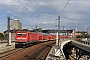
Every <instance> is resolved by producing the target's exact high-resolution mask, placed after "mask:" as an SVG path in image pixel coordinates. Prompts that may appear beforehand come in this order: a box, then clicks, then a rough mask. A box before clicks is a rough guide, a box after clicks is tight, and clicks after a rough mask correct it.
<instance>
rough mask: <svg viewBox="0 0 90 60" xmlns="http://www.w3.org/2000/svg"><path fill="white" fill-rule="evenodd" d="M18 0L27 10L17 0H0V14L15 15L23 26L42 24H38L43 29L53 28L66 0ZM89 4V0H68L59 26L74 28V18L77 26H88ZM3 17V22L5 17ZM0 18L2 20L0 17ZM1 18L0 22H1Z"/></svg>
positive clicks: (31, 26)
mask: <svg viewBox="0 0 90 60" xmlns="http://www.w3.org/2000/svg"><path fill="white" fill-rule="evenodd" d="M20 1H21V2H22V3H23V4H24V5H25V6H26V8H28V10H29V11H28V10H27V9H26V8H25V7H24V6H22V5H21V4H20V3H19V2H18V0H1V1H0V15H5V16H11V18H12V17H13V18H12V19H14V18H16V17H17V18H18V19H19V20H21V22H22V23H23V28H24V27H25V28H33V27H35V25H38V24H44V26H40V25H39V26H40V27H42V28H44V29H45V28H47V27H49V28H54V25H56V24H57V22H58V21H56V19H57V18H58V16H59V15H60V13H61V11H62V10H63V8H64V6H65V5H66V3H67V1H68V0H20ZM89 5H90V0H70V2H69V4H68V5H67V7H66V8H65V10H64V11H63V13H62V15H61V18H60V22H61V27H62V26H66V27H67V28H74V26H75V24H76V20H77V21H78V26H79V28H85V27H86V26H89V25H90V24H89V22H90V21H89V19H90V14H89V13H90V6H89ZM12 15H13V16H12ZM15 16H16V17H15ZM3 18H4V19H3V22H4V21H5V18H6V17H3ZM0 19H1V20H2V17H0ZM22 19H23V20H22ZM1 20H0V22H2V21H1ZM6 20H7V19H6ZM6 23H7V22H6ZM2 25H3V24H1V26H2ZM51 25H52V26H51ZM83 25H84V26H83ZM55 28H56V27H55Z"/></svg>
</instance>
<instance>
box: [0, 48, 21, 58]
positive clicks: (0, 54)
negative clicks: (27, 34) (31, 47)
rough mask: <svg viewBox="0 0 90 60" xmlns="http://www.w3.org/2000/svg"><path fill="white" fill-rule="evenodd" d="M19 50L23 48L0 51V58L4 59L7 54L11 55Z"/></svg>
mask: <svg viewBox="0 0 90 60" xmlns="http://www.w3.org/2000/svg"><path fill="white" fill-rule="evenodd" d="M21 50H23V49H22V48H19V49H12V50H9V51H6V52H3V53H0V60H4V59H6V58H7V57H9V56H11V55H13V54H16V53H18V51H21Z"/></svg>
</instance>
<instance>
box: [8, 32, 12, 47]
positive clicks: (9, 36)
mask: <svg viewBox="0 0 90 60" xmlns="http://www.w3.org/2000/svg"><path fill="white" fill-rule="evenodd" d="M8 44H9V46H11V33H9V43H8Z"/></svg>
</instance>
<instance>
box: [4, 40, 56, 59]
mask: <svg viewBox="0 0 90 60" xmlns="http://www.w3.org/2000/svg"><path fill="white" fill-rule="evenodd" d="M54 44H55V41H48V42H44V43H40V44H37V45H33V46H31V47H28V48H25V49H23V50H22V51H21V52H18V53H16V54H13V55H12V56H10V57H8V58H6V59H5V60H38V59H39V60H40V59H41V60H45V58H46V56H47V54H48V52H49V51H50V49H51V48H52V46H53V45H54Z"/></svg>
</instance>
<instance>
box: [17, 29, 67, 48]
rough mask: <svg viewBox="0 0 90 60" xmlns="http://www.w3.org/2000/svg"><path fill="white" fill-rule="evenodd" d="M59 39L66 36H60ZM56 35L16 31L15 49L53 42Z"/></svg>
mask: <svg viewBox="0 0 90 60" xmlns="http://www.w3.org/2000/svg"><path fill="white" fill-rule="evenodd" d="M60 38H68V37H66V36H60ZM55 39H56V35H52V34H46V33H34V32H29V31H17V32H16V43H15V47H16V48H17V47H28V46H30V45H31V44H34V43H38V42H43V41H49V40H55Z"/></svg>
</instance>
